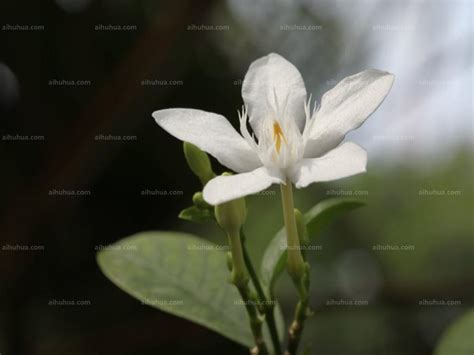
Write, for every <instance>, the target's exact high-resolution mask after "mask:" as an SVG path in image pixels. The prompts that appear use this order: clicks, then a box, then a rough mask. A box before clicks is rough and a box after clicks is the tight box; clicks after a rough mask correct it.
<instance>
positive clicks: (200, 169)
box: [183, 142, 216, 186]
mask: <svg viewBox="0 0 474 355" xmlns="http://www.w3.org/2000/svg"><path fill="white" fill-rule="evenodd" d="M183 150H184V156H185V158H186V161H187V162H188V166H189V168H190V169H191V171H192V172H193V173H194V175H196V176H197V177H198V178H199V180H201V183H202V185H203V186H204V185H205V184H207V182H208V181H209V180H211V179H212V178H213V177H214V176H216V174H214V171H212V166H211V161H210V160H209V157H208V156H207V154H206V153H204V152H203V151H202V150H201V149H199V148H198V147H196V146H195V145H194V144H191V143H189V142H184V143H183Z"/></svg>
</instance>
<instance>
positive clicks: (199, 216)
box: [178, 206, 215, 223]
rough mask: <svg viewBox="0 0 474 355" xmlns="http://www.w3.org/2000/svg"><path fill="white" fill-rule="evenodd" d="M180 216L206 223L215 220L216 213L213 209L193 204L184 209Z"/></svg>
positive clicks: (187, 219)
mask: <svg viewBox="0 0 474 355" xmlns="http://www.w3.org/2000/svg"><path fill="white" fill-rule="evenodd" d="M178 217H179V218H181V219H184V220H186V221H190V222H195V223H205V222H209V221H214V220H215V219H214V213H213V212H212V211H211V210H208V209H203V208H198V207H196V206H191V207H188V208H186V209H184V210H182V211H181V212H180V213H179V216H178Z"/></svg>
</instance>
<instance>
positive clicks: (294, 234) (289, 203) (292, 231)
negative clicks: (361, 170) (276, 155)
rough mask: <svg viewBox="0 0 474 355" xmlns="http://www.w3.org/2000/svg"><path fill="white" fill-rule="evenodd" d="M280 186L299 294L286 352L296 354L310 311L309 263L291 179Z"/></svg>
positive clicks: (290, 263)
mask: <svg viewBox="0 0 474 355" xmlns="http://www.w3.org/2000/svg"><path fill="white" fill-rule="evenodd" d="M280 187H281V201H282V206H283V217H284V220H285V231H286V237H287V244H288V249H287V263H286V267H287V270H288V273H289V274H290V276H291V278H292V279H293V283H294V284H295V287H296V289H297V290H298V295H299V301H298V304H297V305H296V311H295V318H294V320H293V322H292V323H291V326H290V328H289V330H288V336H289V337H288V348H287V349H288V350H287V351H286V352H285V355H296V351H297V350H298V345H299V343H300V339H301V334H302V332H303V327H304V322H305V320H306V317H307V315H308V313H309V308H308V306H309V264H307V263H305V262H304V259H303V256H302V254H301V247H300V238H299V236H298V230H297V226H296V218H295V208H294V201H293V187H292V185H291V181H289V180H287V181H286V185H280Z"/></svg>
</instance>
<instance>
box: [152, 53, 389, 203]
mask: <svg viewBox="0 0 474 355" xmlns="http://www.w3.org/2000/svg"><path fill="white" fill-rule="evenodd" d="M393 80H394V76H393V75H392V74H390V73H387V72H383V71H380V70H375V69H370V70H365V71H363V72H361V73H358V74H355V75H352V76H349V77H347V78H345V79H343V80H342V81H341V82H339V83H338V84H337V85H336V86H335V87H334V88H333V89H331V90H329V91H328V92H327V93H325V94H324V95H323V97H322V99H321V105H320V107H319V108H317V107H316V106H315V107H314V109H313V111H312V112H310V100H308V101H307V98H306V88H305V85H304V82H303V79H302V77H301V74H300V72H299V71H298V69H296V67H295V66H294V65H293V64H291V63H290V62H288V61H287V60H286V59H284V58H283V57H281V56H280V55H278V54H274V53H271V54H269V55H267V56H265V57H262V58H260V59H258V60H256V61H255V62H253V63H252V64H251V65H250V67H249V70H248V72H247V74H246V75H245V78H244V82H243V84H242V97H243V100H244V103H245V107H244V109H243V110H242V112H241V113H239V118H240V133H241V135H240V134H239V133H237V131H236V130H235V129H234V128H233V127H232V126H231V124H230V123H229V121H227V119H226V118H225V117H223V116H221V115H218V114H215V113H209V112H205V111H201V110H193V109H183V108H173V109H166V110H159V111H155V112H154V113H153V117H154V118H155V120H156V122H157V123H158V124H159V125H160V126H161V127H162V128H163V129H165V130H166V131H167V132H168V133H170V134H171V135H173V136H175V137H176V138H178V139H181V140H182V141H187V142H190V143H192V144H194V145H196V146H198V147H199V148H201V149H202V150H204V151H205V152H207V153H209V154H211V155H212V156H214V157H215V158H216V159H217V160H218V161H219V162H220V163H221V164H222V165H224V166H226V167H228V168H229V169H231V170H233V171H235V172H237V173H238V174H236V175H233V176H218V177H215V178H214V179H212V180H210V181H209V182H208V183H207V185H206V186H205V187H204V190H203V195H204V199H205V200H206V201H207V202H208V203H210V204H212V205H216V204H220V203H223V202H227V201H230V200H233V199H236V198H239V197H243V196H246V195H250V194H254V193H257V192H259V191H262V190H264V189H266V188H268V187H269V186H270V185H272V184H274V183H276V184H286V183H294V184H295V185H296V187H297V188H302V187H305V186H308V185H309V184H311V183H313V182H318V181H330V180H336V179H340V178H344V177H347V176H351V175H355V174H359V173H363V172H365V168H366V163H367V154H366V152H365V151H364V150H363V149H362V148H361V147H359V146H358V145H356V144H354V143H350V142H348V143H343V144H340V143H341V142H342V140H343V139H344V136H345V135H346V134H347V133H348V132H349V131H351V130H353V129H355V128H358V127H359V126H360V125H361V124H362V123H363V122H364V121H365V120H366V119H367V118H368V117H369V116H370V115H371V114H372V113H373V112H374V111H375V110H376V109H377V107H378V106H379V105H380V104H381V103H382V101H383V99H384V98H385V96H386V95H387V94H388V92H389V90H390V88H391V86H392V84H393ZM247 121H249V123H250V126H251V128H252V130H253V132H254V134H253V135H251V134H250V132H249V131H248V128H247Z"/></svg>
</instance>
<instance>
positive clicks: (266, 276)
mask: <svg viewBox="0 0 474 355" xmlns="http://www.w3.org/2000/svg"><path fill="white" fill-rule="evenodd" d="M362 205H364V202H362V201H359V200H355V199H349V198H331V199H328V200H324V201H322V202H320V203H318V204H317V205H315V206H314V207H313V208H311V209H310V210H309V211H308V212H306V214H305V215H304V221H305V223H306V228H307V230H308V236H309V239H310V240H311V239H313V238H315V237H316V236H317V235H318V234H319V232H320V231H321V230H322V228H324V227H325V226H327V225H328V224H329V223H331V222H332V221H334V219H336V218H337V217H338V216H340V215H342V214H343V213H345V212H347V211H350V210H352V209H355V208H358V207H360V206H362ZM286 249H287V243H286V233H285V230H284V229H283V228H282V229H281V230H280V231H279V232H278V233H277V234H276V235H275V237H274V238H273V239H272V241H271V242H270V244H269V245H268V247H267V249H266V250H265V253H264V255H263V259H262V263H261V273H262V279H263V282H264V283H265V284H266V285H268V286H269V288H270V290H273V286H274V284H275V282H276V280H277V279H278V276H279V275H280V274H281V272H282V271H283V270H284V268H285V263H286V254H287V251H286Z"/></svg>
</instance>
